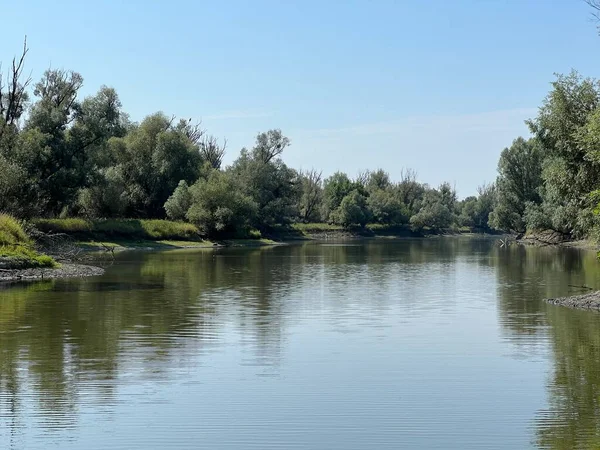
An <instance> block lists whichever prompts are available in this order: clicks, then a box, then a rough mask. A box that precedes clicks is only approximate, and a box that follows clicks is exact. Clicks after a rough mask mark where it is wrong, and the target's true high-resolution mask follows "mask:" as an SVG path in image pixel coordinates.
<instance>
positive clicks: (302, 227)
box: [292, 223, 344, 233]
mask: <svg viewBox="0 0 600 450" xmlns="http://www.w3.org/2000/svg"><path fill="white" fill-rule="evenodd" d="M292 228H293V229H294V230H297V231H300V232H303V233H314V232H325V231H344V227H342V226H341V225H333V224H329V223H295V224H293V225H292Z"/></svg>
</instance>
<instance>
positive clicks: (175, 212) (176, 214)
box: [165, 180, 192, 220]
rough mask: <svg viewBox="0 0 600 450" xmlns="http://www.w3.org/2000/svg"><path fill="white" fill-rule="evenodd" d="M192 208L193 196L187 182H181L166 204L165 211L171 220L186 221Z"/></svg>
mask: <svg viewBox="0 0 600 450" xmlns="http://www.w3.org/2000/svg"><path fill="white" fill-rule="evenodd" d="M190 206H192V194H191V193H190V190H189V187H188V184H187V183H186V182H185V180H181V181H180V182H179V185H177V188H176V189H175V191H174V192H173V195H171V196H170V197H169V199H168V200H167V202H166V203H165V211H166V212H167V216H168V217H169V219H171V220H184V219H185V215H186V214H187V212H188V210H189V209H190Z"/></svg>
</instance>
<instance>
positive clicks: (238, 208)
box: [186, 170, 258, 236]
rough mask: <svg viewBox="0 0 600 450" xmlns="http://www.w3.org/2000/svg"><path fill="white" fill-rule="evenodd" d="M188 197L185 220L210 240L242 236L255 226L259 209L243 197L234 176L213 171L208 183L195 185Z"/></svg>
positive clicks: (200, 181) (198, 182)
mask: <svg viewBox="0 0 600 450" xmlns="http://www.w3.org/2000/svg"><path fill="white" fill-rule="evenodd" d="M189 194H190V196H191V206H190V208H189V209H188V211H187V214H186V218H187V219H188V220H189V221H190V222H192V223H194V224H196V225H197V226H198V227H199V228H200V229H201V230H202V232H204V233H205V234H206V235H208V236H215V235H217V234H219V233H224V232H237V233H239V232H243V231H245V230H246V229H247V228H248V227H250V225H251V224H252V223H253V222H254V217H255V216H256V213H257V209H258V206H257V204H256V203H255V202H254V200H253V199H252V198H251V197H250V196H248V195H246V194H244V193H243V191H242V189H241V186H240V185H239V184H238V182H236V179H235V176H234V175H233V174H232V173H224V172H221V171H218V170H213V171H212V172H211V173H210V174H209V176H208V178H207V179H206V180H204V179H200V180H198V181H197V182H196V183H194V185H193V186H191V187H190V188H189Z"/></svg>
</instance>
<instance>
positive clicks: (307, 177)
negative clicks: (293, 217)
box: [298, 169, 323, 222]
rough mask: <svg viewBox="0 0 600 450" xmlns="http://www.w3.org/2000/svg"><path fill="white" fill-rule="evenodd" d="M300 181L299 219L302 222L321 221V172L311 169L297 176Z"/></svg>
mask: <svg viewBox="0 0 600 450" xmlns="http://www.w3.org/2000/svg"><path fill="white" fill-rule="evenodd" d="M298 177H299V179H300V199H299V203H298V214H299V218H300V220H301V221H303V222H318V221H319V220H320V219H321V212H320V211H319V206H320V205H321V204H322V202H323V186H322V172H317V171H316V170H314V169H312V170H309V171H306V172H302V171H301V172H300V173H299V174H298Z"/></svg>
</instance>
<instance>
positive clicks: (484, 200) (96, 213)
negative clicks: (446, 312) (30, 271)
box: [0, 42, 600, 238]
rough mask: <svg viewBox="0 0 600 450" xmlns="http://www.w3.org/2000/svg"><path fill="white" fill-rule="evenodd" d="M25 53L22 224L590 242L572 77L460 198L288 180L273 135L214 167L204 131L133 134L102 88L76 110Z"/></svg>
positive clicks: (17, 90) (307, 177)
mask: <svg viewBox="0 0 600 450" xmlns="http://www.w3.org/2000/svg"><path fill="white" fill-rule="evenodd" d="M27 51H28V48H27V43H26V42H25V44H24V46H23V49H22V51H21V52H20V54H19V56H17V57H15V58H14V59H13V61H12V62H11V64H10V65H8V66H2V67H4V71H3V73H0V211H1V212H3V213H6V214H10V215H12V216H14V217H16V218H18V219H24V220H26V219H35V218H71V217H82V218H144V219H163V218H166V219H170V220H174V221H185V222H190V223H192V224H194V225H195V226H197V227H198V229H199V230H201V232H202V233H203V235H205V236H208V237H214V236H218V235H221V234H225V233H227V234H235V235H240V236H242V235H247V233H248V232H249V231H250V230H259V231H263V230H270V229H273V228H275V227H282V226H283V227H285V226H288V225H290V224H293V223H329V224H336V225H340V226H343V227H364V226H365V225H366V224H370V223H373V224H381V225H382V226H402V227H406V228H409V227H410V229H412V230H413V231H417V232H419V231H423V230H428V231H429V232H434V233H435V232H445V231H447V230H454V231H458V230H461V229H462V230H464V229H470V230H479V231H491V230H499V231H504V232H510V233H525V232H527V231H536V230H554V231H557V232H559V233H561V234H564V235H565V236H568V237H569V238H586V237H594V236H595V234H596V232H597V230H598V225H599V219H598V215H597V213H598V206H597V205H598V203H599V202H600V177H599V175H600V82H599V81H598V80H595V79H592V78H584V77H582V76H581V75H579V74H578V73H577V72H572V73H570V74H567V75H557V76H556V78H555V80H554V81H553V83H552V88H551V90H550V92H549V93H548V94H547V96H546V98H545V99H544V100H543V102H542V104H541V106H540V107H539V110H538V114H537V116H536V117H534V118H532V119H530V120H528V121H527V125H528V127H529V130H530V132H531V135H530V136H527V137H517V136H515V140H514V141H513V142H512V145H510V147H508V148H505V149H504V150H503V151H502V153H501V155H500V159H499V162H498V175H497V179H496V181H495V182H494V183H492V184H484V185H482V186H480V188H479V189H478V195H477V196H472V197H467V198H465V199H462V200H459V199H458V198H457V193H456V191H455V189H454V188H453V186H452V185H451V184H450V183H442V184H441V185H440V186H436V187H432V186H429V185H427V184H426V183H422V182H419V181H418V179H417V174H416V172H415V171H413V170H410V169H405V170H403V171H402V175H401V177H400V179H398V180H393V179H391V178H390V176H389V174H388V173H386V172H385V171H384V170H382V169H376V170H365V171H363V172H361V173H359V174H358V175H356V176H352V177H351V176H349V175H347V174H345V173H342V172H337V173H334V174H332V175H330V176H328V177H324V176H323V175H322V172H321V171H319V170H318V169H313V170H308V171H301V170H295V169H293V168H291V167H288V166H287V165H286V164H285V163H284V161H283V159H282V154H283V153H284V151H285V149H286V148H287V147H288V146H289V145H290V144H291V142H290V140H289V139H288V138H287V137H286V136H285V135H284V134H283V133H282V132H281V130H278V129H273V130H268V131H265V132H263V133H260V134H258V135H257V136H256V140H255V142H254V143H253V144H252V146H250V147H249V148H242V149H241V150H240V152H239V156H237V158H236V159H235V160H234V161H233V163H232V164H230V165H228V166H224V164H223V156H224V154H225V151H226V141H220V140H219V139H217V138H216V137H214V136H211V135H210V134H209V133H207V132H206V130H204V129H203V128H202V125H201V123H194V122H192V121H191V120H183V119H177V118H176V117H175V116H169V115H166V114H164V113H162V112H156V113H153V114H150V115H148V116H147V117H145V118H144V119H143V120H141V121H140V122H139V123H138V122H134V121H132V120H130V119H129V116H128V115H127V113H126V112H125V111H124V110H123V107H122V105H121V102H120V100H119V96H118V94H117V92H116V91H115V89H113V88H111V87H107V86H103V87H101V88H100V90H99V91H98V92H97V93H96V94H95V95H91V96H88V97H85V98H81V96H80V95H79V91H80V88H81V87H82V85H83V77H82V76H81V75H80V74H79V73H77V72H73V71H68V70H60V69H49V70H47V71H46V72H45V73H44V74H43V76H42V77H41V79H40V80H39V81H37V82H35V81H34V80H33V79H32V78H31V77H28V76H26V75H25V72H24V67H25V60H26V56H27ZM482 150H485V151H490V149H482ZM492 150H494V149H492ZM394 163H396V162H394ZM449 176H451V174H449Z"/></svg>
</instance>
